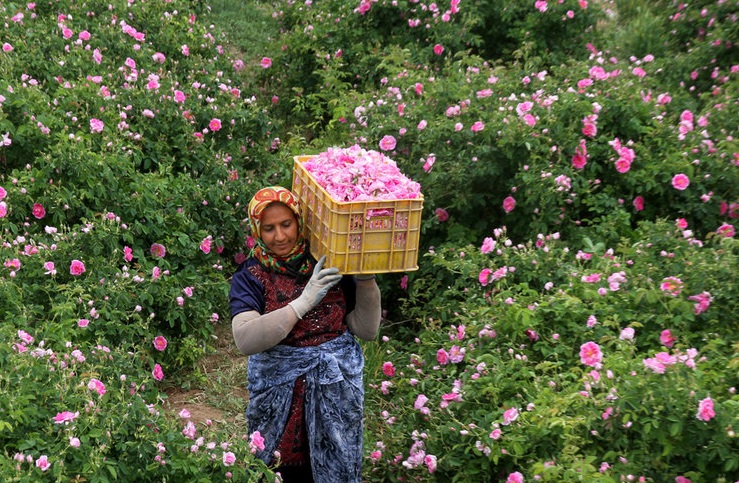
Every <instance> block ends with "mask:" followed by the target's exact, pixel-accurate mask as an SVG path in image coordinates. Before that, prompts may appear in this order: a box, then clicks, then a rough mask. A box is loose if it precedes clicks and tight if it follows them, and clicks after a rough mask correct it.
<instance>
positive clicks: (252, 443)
mask: <svg viewBox="0 0 739 483" xmlns="http://www.w3.org/2000/svg"><path fill="white" fill-rule="evenodd" d="M249 447H250V448H252V449H257V450H259V451H264V438H263V437H262V434H261V433H260V432H259V431H254V432H253V433H251V435H249Z"/></svg>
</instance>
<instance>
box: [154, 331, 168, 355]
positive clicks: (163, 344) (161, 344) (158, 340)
mask: <svg viewBox="0 0 739 483" xmlns="http://www.w3.org/2000/svg"><path fill="white" fill-rule="evenodd" d="M153 344H154V348H155V349H156V350H158V351H160V352H161V351H163V350H164V349H166V348H167V339H166V338H165V337H164V336H162V335H158V336H156V337H154V341H153Z"/></svg>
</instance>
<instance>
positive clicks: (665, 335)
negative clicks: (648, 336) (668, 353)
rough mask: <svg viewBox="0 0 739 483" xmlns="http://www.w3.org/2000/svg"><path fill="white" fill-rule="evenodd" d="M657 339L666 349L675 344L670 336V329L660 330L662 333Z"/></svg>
mask: <svg viewBox="0 0 739 483" xmlns="http://www.w3.org/2000/svg"><path fill="white" fill-rule="evenodd" d="M659 341H660V342H661V343H662V345H663V346H665V347H667V348H668V349H669V348H670V347H672V346H673V345H675V338H674V337H673V336H672V333H670V329H665V330H663V331H662V333H661V334H660V335H659Z"/></svg>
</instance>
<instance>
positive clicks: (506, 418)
mask: <svg viewBox="0 0 739 483" xmlns="http://www.w3.org/2000/svg"><path fill="white" fill-rule="evenodd" d="M516 419H518V409H516V408H510V409H507V410H506V411H505V412H504V413H503V423H502V424H503V425H504V426H508V425H509V424H511V423H512V422H513V421H515V420H516Z"/></svg>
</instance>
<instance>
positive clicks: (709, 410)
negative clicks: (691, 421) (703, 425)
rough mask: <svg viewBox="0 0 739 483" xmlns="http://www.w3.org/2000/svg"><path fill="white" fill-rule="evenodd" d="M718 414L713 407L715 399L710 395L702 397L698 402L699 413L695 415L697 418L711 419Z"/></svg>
mask: <svg viewBox="0 0 739 483" xmlns="http://www.w3.org/2000/svg"><path fill="white" fill-rule="evenodd" d="M715 416H716V411H714V409H713V400H712V399H711V398H710V397H707V398H705V399H702V400H701V401H700V402H699V403H698V413H697V414H696V415H695V417H696V418H698V419H700V420H701V421H710V420H711V419H713V418H714V417H715Z"/></svg>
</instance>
